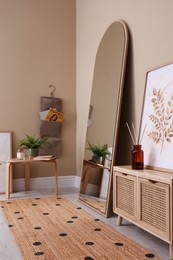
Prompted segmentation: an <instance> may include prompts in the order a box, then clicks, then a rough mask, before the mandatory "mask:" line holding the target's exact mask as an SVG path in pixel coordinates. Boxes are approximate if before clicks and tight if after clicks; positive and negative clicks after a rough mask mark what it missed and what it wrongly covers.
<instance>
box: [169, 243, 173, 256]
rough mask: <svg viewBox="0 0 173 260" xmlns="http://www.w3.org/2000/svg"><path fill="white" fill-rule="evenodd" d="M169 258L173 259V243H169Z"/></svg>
mask: <svg viewBox="0 0 173 260" xmlns="http://www.w3.org/2000/svg"><path fill="white" fill-rule="evenodd" d="M169 258H170V259H173V245H172V244H170V245H169Z"/></svg>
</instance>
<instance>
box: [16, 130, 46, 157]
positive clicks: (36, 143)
mask: <svg viewBox="0 0 173 260" xmlns="http://www.w3.org/2000/svg"><path fill="white" fill-rule="evenodd" d="M25 136H26V138H24V139H22V140H20V141H19V145H20V147H25V148H27V149H28V152H29V153H28V155H29V156H31V157H35V156H38V155H39V148H40V147H41V146H42V145H43V144H45V143H47V139H48V138H47V137H45V138H40V137H39V138H36V137H35V135H28V134H25Z"/></svg>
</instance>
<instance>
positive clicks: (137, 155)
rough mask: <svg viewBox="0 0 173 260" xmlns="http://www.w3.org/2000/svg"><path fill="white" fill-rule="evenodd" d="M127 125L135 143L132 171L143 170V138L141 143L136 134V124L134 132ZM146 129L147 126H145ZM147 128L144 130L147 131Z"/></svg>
mask: <svg viewBox="0 0 173 260" xmlns="http://www.w3.org/2000/svg"><path fill="white" fill-rule="evenodd" d="M126 124H127V128H128V130H129V133H130V136H131V138H132V141H133V146H134V148H133V150H132V158H131V160H132V169H137V170H142V169H143V168H144V152H143V150H142V149H141V147H142V145H141V141H142V137H143V135H142V137H141V140H140V141H139V138H138V137H137V134H136V130H135V127H134V124H133V123H132V129H133V131H131V130H130V127H129V125H128V123H126ZM145 128H146V126H145ZM145 128H144V131H145Z"/></svg>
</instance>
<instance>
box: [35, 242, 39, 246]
mask: <svg viewBox="0 0 173 260" xmlns="http://www.w3.org/2000/svg"><path fill="white" fill-rule="evenodd" d="M40 245H41V242H34V243H33V246H40Z"/></svg>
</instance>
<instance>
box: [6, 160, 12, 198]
mask: <svg viewBox="0 0 173 260" xmlns="http://www.w3.org/2000/svg"><path fill="white" fill-rule="evenodd" d="M11 180H12V176H11V163H7V164H6V198H7V199H10V189H11Z"/></svg>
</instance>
